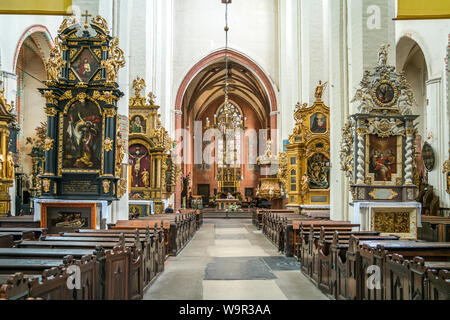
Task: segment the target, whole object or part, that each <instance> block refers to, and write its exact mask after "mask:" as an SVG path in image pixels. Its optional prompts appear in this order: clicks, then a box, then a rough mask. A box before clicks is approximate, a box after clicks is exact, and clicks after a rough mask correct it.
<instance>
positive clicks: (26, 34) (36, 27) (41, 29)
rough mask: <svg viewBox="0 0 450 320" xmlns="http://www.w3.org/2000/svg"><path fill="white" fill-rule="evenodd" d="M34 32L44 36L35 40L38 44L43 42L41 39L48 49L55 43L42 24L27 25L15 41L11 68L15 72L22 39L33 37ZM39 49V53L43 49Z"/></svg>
mask: <svg viewBox="0 0 450 320" xmlns="http://www.w3.org/2000/svg"><path fill="white" fill-rule="evenodd" d="M36 34H42V35H43V36H44V39H38V41H35V42H36V43H37V44H38V45H39V46H40V45H42V44H43V43H42V41H45V42H46V44H47V45H48V48H50V49H51V48H53V47H54V46H55V44H54V42H53V40H52V37H51V34H50V31H49V30H48V29H47V27H45V26H43V25H33V26H31V27H29V28H28V29H26V30H25V31H24V32H23V33H22V35H21V36H20V38H19V42H18V43H17V46H16V50H15V52H14V61H13V68H12V70H13V71H14V72H16V67H17V60H18V58H19V54H20V49H21V48H22V45H23V43H24V41H25V40H26V39H27V38H28V37H35V36H36ZM39 49H40V50H41V53H42V52H43V50H44V49H43V48H41V47H39ZM43 61H44V62H45V60H44V59H43ZM16 73H17V72H16Z"/></svg>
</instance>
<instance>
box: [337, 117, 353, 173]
mask: <svg viewBox="0 0 450 320" xmlns="http://www.w3.org/2000/svg"><path fill="white" fill-rule="evenodd" d="M354 130H355V129H354V121H353V120H352V119H351V118H349V119H348V120H347V122H346V123H345V125H344V127H343V128H342V139H341V151H340V154H339V157H340V159H341V170H342V171H344V172H345V175H346V176H347V178H349V179H352V176H353V169H354V161H353V160H354V159H353V132H354Z"/></svg>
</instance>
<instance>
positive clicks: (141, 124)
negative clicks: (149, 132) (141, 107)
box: [130, 116, 146, 133]
mask: <svg viewBox="0 0 450 320" xmlns="http://www.w3.org/2000/svg"><path fill="white" fill-rule="evenodd" d="M145 129H146V123H145V120H144V118H143V117H142V116H134V117H132V118H131V120H130V133H145Z"/></svg>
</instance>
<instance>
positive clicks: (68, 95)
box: [59, 90, 72, 101]
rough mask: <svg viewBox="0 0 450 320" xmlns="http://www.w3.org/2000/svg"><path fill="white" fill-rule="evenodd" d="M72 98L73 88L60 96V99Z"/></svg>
mask: <svg viewBox="0 0 450 320" xmlns="http://www.w3.org/2000/svg"><path fill="white" fill-rule="evenodd" d="M69 99H72V90H67V91H66V92H64V94H63V95H62V96H61V97H59V101H63V100H69Z"/></svg>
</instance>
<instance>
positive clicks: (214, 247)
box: [144, 219, 328, 300]
mask: <svg viewBox="0 0 450 320" xmlns="http://www.w3.org/2000/svg"><path fill="white" fill-rule="evenodd" d="M144 299H145V300H155V299H164V300H185V299H186V300H216V299H217V300H230V299H237V300H244V299H248V300H286V299H289V300H312V299H314V300H318V299H320V300H326V299H328V298H327V297H326V296H325V295H324V294H322V293H321V292H320V290H319V289H318V288H317V287H315V286H314V285H313V284H312V283H311V282H310V281H309V280H308V279H307V278H306V277H305V276H304V275H303V274H302V273H301V272H300V267H299V265H298V263H297V261H296V260H295V259H294V258H286V257H285V256H282V255H280V254H279V253H278V252H277V249H276V248H275V246H274V245H273V244H272V243H271V242H270V241H269V240H268V239H266V238H265V236H264V235H263V234H262V232H261V231H260V230H257V229H256V228H255V227H254V226H253V225H252V223H251V220H247V219H205V220H204V223H203V226H202V227H201V228H200V230H199V231H197V233H196V234H195V236H194V238H193V239H192V240H191V242H190V243H189V244H188V245H187V246H186V248H185V249H184V250H183V251H182V252H181V253H180V254H179V255H178V256H177V257H170V258H169V259H168V260H167V261H166V265H165V270H164V272H163V273H162V274H161V275H160V277H159V278H158V279H156V281H155V282H154V283H153V284H152V285H151V286H150V288H149V289H148V290H147V291H146V292H145V293H144Z"/></svg>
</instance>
